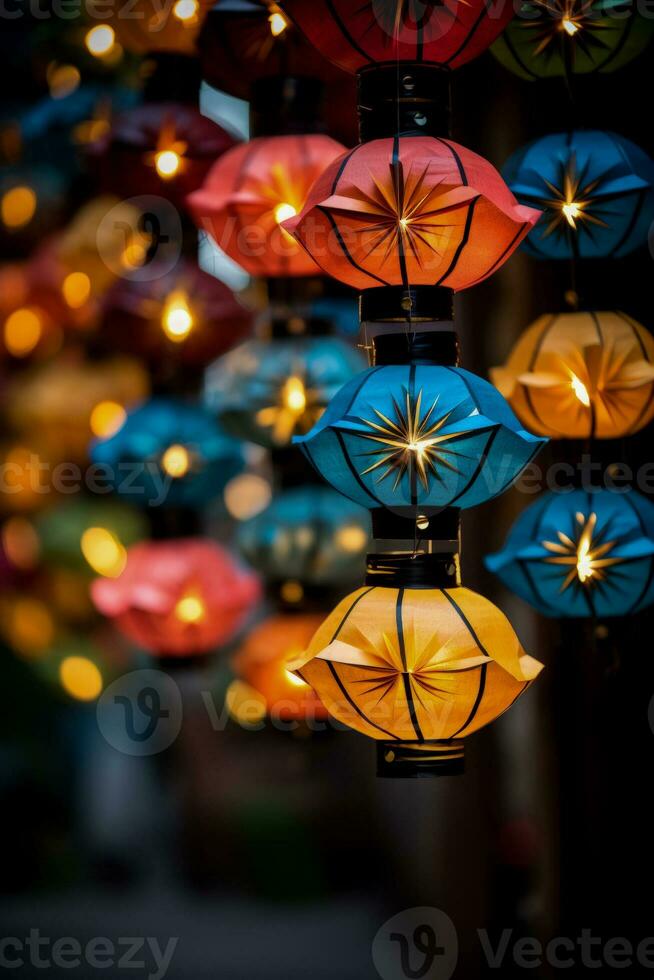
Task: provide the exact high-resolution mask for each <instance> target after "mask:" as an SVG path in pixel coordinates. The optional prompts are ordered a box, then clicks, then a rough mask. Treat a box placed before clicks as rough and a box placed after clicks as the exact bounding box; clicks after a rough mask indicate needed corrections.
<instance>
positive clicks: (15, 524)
mask: <svg viewBox="0 0 654 980" xmlns="http://www.w3.org/2000/svg"><path fill="white" fill-rule="evenodd" d="M2 548H3V551H4V553H5V555H6V556H7V558H8V559H9V561H10V562H11V563H12V565H15V566H16V568H20V569H23V570H27V569H30V568H34V566H35V565H36V563H37V561H38V558H39V552H40V550H41V549H40V543H39V536H38V534H37V533H36V531H35V530H34V527H33V525H32V524H31V523H30V521H28V520H27V518H25V517H10V518H9V520H7V521H5V523H4V525H3V527H2Z"/></svg>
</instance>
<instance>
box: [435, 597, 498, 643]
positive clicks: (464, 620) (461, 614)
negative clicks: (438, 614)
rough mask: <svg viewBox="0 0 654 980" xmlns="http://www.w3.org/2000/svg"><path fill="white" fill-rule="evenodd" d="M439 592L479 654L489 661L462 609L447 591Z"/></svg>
mask: <svg viewBox="0 0 654 980" xmlns="http://www.w3.org/2000/svg"><path fill="white" fill-rule="evenodd" d="M440 591H441V593H442V594H443V595H444V596H445V598H446V599H447V601H448V602H449V603H450V605H451V606H452V608H453V609H454V611H455V612H456V614H457V616H458V617H459V619H460V620H461V622H462V623H464V624H465V627H466V629H467V630H468V632H469V633H470V636H471V637H472V638H473V640H474V641H475V643H476V644H477V646H478V647H479V650H480V652H481V653H482V654H483V655H484V656H485V657H488V659H489V660H490V654H489V653H488V650H487V649H486V647H485V646H484V645H483V643H482V642H481V640H480V639H479V637H478V636H477V634H476V633H475V631H474V629H473V626H472V623H471V622H470V621H469V620H468V618H467V616H466V614H465V613H464V612H463V609H461V607H460V606H459V604H458V603H457V602H455V601H454V599H453V598H452V596H451V595H450V593H449V592H448V591H447V589H441V590H440Z"/></svg>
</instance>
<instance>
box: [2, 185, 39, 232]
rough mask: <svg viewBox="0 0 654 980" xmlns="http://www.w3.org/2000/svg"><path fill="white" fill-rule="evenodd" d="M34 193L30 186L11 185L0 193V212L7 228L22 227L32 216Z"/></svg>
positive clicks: (34, 202)
mask: <svg viewBox="0 0 654 980" xmlns="http://www.w3.org/2000/svg"><path fill="white" fill-rule="evenodd" d="M35 211H36V194H35V193H34V191H33V190H32V188H31V187H23V186H20V187H12V188H11V190H9V191H7V192H6V193H5V194H3V195H2V203H0V214H1V215H2V223H3V224H4V225H5V226H6V227H7V228H22V227H23V226H24V225H26V224H28V223H29V222H30V221H31V220H32V218H33V217H34V212H35Z"/></svg>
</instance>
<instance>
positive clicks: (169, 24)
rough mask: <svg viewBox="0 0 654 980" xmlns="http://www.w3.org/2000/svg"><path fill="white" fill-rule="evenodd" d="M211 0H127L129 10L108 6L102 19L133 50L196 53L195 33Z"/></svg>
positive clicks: (141, 52)
mask: <svg viewBox="0 0 654 980" xmlns="http://www.w3.org/2000/svg"><path fill="white" fill-rule="evenodd" d="M212 3H213V0H174V3H172V4H168V3H167V4H162V5H161V6H156V5H153V4H152V3H150V2H149V0H131V2H130V5H129V13H127V11H126V10H125V9H123V7H117V8H116V10H115V11H112V9H111V8H109V10H108V13H107V15H106V16H105V21H106V23H107V24H109V25H110V26H111V27H112V28H113V29H114V30H115V32H116V37H117V38H118V40H119V41H120V43H121V44H122V45H123V47H124V48H126V49H127V50H128V51H132V52H134V54H145V55H147V54H151V53H152V52H154V51H174V52H177V53H179V54H188V55H195V54H196V42H197V37H198V33H199V31H200V28H201V26H202V23H203V21H204V18H205V17H206V15H207V12H208V11H209V10H210V9H211V6H212Z"/></svg>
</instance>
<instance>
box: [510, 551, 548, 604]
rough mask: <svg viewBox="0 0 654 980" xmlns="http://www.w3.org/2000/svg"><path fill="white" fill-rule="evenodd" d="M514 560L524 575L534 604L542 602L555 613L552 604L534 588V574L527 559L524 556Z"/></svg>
mask: <svg viewBox="0 0 654 980" xmlns="http://www.w3.org/2000/svg"><path fill="white" fill-rule="evenodd" d="M516 560H517V564H518V568H520V569H522V574H523V575H524V577H525V580H526V582H527V585H528V586H529V588H530V589H531V592H532V596H533V600H534V603H536V604H538V603H542V604H543V605H544V606H547V608H548V609H549V610H550V611H551V612H552V613H553V614H554V615H557V610H556V609H555V608H554V606H552V604H551V603H549V602H546V601H545V599H543V597H542V595H541V594H540V592H539V590H538V589H537V588H536V583H535V582H534V576H533V575H532V574H531V569H530V568H529V562H528V560H527V559H525V558H518V559H516ZM538 564H540V559H538Z"/></svg>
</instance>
